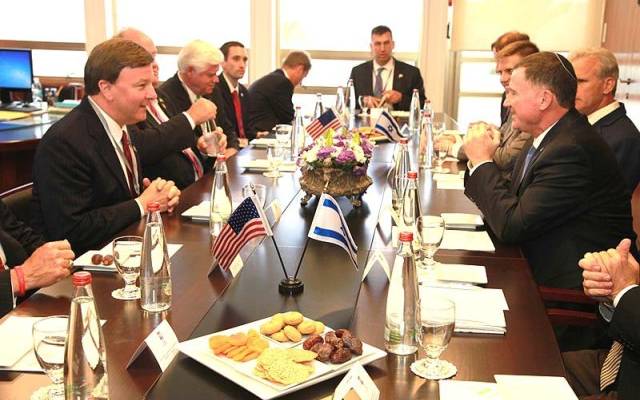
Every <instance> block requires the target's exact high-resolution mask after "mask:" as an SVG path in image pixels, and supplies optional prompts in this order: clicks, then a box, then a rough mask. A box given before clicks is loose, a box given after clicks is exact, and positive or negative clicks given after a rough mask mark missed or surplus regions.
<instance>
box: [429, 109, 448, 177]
mask: <svg viewBox="0 0 640 400" xmlns="http://www.w3.org/2000/svg"><path fill="white" fill-rule="evenodd" d="M444 132H445V130H444V122H443V121H434V122H433V142H434V143H439V142H440V145H437V146H433V151H434V153H435V156H436V167H435V168H434V169H433V172H437V173H441V174H446V173H448V172H449V168H443V167H442V165H443V163H444V159H445V158H447V151H448V146H446V145H445V143H446V142H445V141H442V140H439V139H441V138H442V137H443V136H444Z"/></svg>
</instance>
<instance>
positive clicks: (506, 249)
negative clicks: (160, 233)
mask: <svg viewBox="0 0 640 400" xmlns="http://www.w3.org/2000/svg"><path fill="white" fill-rule="evenodd" d="M391 151H392V146H391V145H389V144H383V145H381V146H379V148H377V149H376V152H375V156H374V160H373V162H372V163H371V165H370V167H369V175H370V176H371V177H372V178H373V179H374V185H372V187H371V188H370V189H369V190H368V192H367V193H366V195H365V196H364V205H363V206H362V207H361V208H359V209H353V208H352V207H351V205H350V204H349V202H348V201H347V200H346V199H344V198H341V199H339V202H340V205H341V208H342V210H343V212H344V214H345V218H346V220H347V223H348V224H349V226H350V228H351V231H352V234H353V236H354V239H355V241H356V243H357V244H358V246H359V251H358V264H359V265H360V269H359V270H355V269H354V268H353V267H352V266H351V263H350V262H349V259H348V257H347V255H346V253H345V252H344V251H343V250H342V249H339V248H337V247H336V246H333V245H330V244H326V243H320V242H315V241H311V242H309V245H308V248H307V251H306V253H305V257H304V260H303V266H302V270H301V273H300V275H301V278H302V280H303V281H304V283H305V289H304V293H303V294H301V295H299V296H297V297H286V296H282V295H280V294H279V293H278V288H277V285H278V282H279V280H280V279H281V278H282V271H281V267H280V265H279V263H278V261H277V256H276V252H275V249H274V246H273V244H272V242H271V240H264V241H263V242H262V243H261V244H260V245H259V246H257V247H256V248H255V250H254V251H252V250H251V249H246V250H245V251H244V252H243V255H244V256H245V262H244V264H245V266H244V268H243V270H242V272H241V273H240V274H239V275H238V276H237V277H236V278H235V279H232V277H231V275H230V274H229V273H225V272H221V271H220V270H219V269H217V268H216V269H215V270H214V272H213V273H212V274H211V275H209V276H207V272H208V271H209V269H210V267H211V264H212V259H211V256H210V254H209V240H210V239H209V231H208V224H206V223H202V222H193V221H191V220H188V219H186V218H184V217H181V216H180V214H181V213H182V212H183V211H184V210H186V209H187V208H189V207H190V206H192V205H194V204H198V203H199V202H200V201H202V200H206V199H208V198H209V192H210V189H211V181H212V178H211V174H208V175H206V176H205V177H204V178H203V179H201V180H200V181H198V182H196V183H195V184H194V185H192V186H191V187H189V188H187V189H186V190H185V191H183V194H182V200H181V204H180V206H179V207H178V208H177V210H176V211H175V212H174V214H173V215H166V216H163V218H164V222H165V230H166V234H167V239H168V241H169V242H170V243H182V244H183V248H182V249H181V250H180V251H179V252H178V253H176V254H175V255H174V256H173V257H172V281H173V294H174V295H173V305H172V308H171V309H170V310H169V311H168V312H166V313H164V314H149V313H145V312H143V311H142V310H141V309H140V307H139V304H138V302H124V301H117V300H114V299H112V298H111V291H112V290H113V289H115V288H118V287H121V286H123V281H122V279H121V278H119V277H118V276H117V274H112V273H94V274H93V276H94V282H93V288H94V292H95V295H96V301H97V304H98V309H99V312H100V316H101V318H103V319H106V320H107V321H108V322H107V323H106V325H105V326H104V333H105V336H106V339H107V357H108V370H109V381H110V393H111V398H112V399H138V398H143V397H148V398H151V399H175V398H184V399H210V398H216V399H222V398H224V399H227V398H234V399H235V398H237V399H252V398H255V397H254V396H253V395H252V394H251V393H250V392H248V391H246V390H245V389H243V388H241V387H240V386H238V385H236V384H234V383H232V382H230V381H229V380H227V379H225V378H223V377H222V376H220V375H218V374H216V373H215V372H213V371H211V370H209V369H208V368H206V367H203V366H201V365H200V364H199V363H197V362H195V361H193V360H191V359H189V358H187V357H185V356H183V355H182V354H179V355H178V356H177V357H176V359H175V360H174V361H173V362H172V364H171V365H170V366H169V368H168V369H167V370H166V371H165V373H164V374H160V371H159V369H158V367H157V366H155V364H154V362H153V361H152V360H151V359H150V358H149V357H148V355H145V356H143V357H142V358H141V359H139V360H137V361H136V362H135V363H134V364H133V365H132V366H131V367H130V368H129V369H125V365H126V364H127V362H128V361H129V358H130V356H131V355H132V353H133V352H134V350H135V349H136V348H137V347H138V345H139V344H140V343H141V342H142V340H143V339H144V338H145V337H146V336H147V335H148V333H149V332H150V331H151V330H153V328H154V327H155V326H157V324H158V323H159V322H160V321H161V320H162V319H163V318H166V319H167V320H168V321H169V322H170V324H171V326H172V327H173V329H174V330H175V332H176V334H177V336H178V339H179V340H181V341H182V340H186V339H189V338H195V337H198V336H201V335H206V334H209V333H212V332H216V331H219V330H223V329H227V328H230V327H233V326H237V325H240V324H244V323H247V322H251V321H254V320H257V319H260V318H264V317H267V316H269V315H271V314H274V313H276V312H280V311H286V310H300V311H301V312H302V313H304V314H305V315H306V316H308V317H310V318H314V319H319V320H322V321H323V322H325V323H326V324H327V325H329V326H332V327H334V328H340V327H348V328H350V329H352V330H353V332H354V333H355V334H356V335H358V336H359V337H361V338H362V339H363V340H364V341H365V342H367V343H370V344H372V345H374V346H377V347H380V348H383V331H384V315H385V304H386V292H387V286H388V285H387V281H386V277H385V275H384V273H383V272H382V271H381V270H380V269H379V268H376V269H374V270H373V271H372V272H371V274H370V275H369V276H368V277H367V279H366V280H365V281H364V283H362V284H361V274H362V272H363V270H364V265H366V260H367V257H368V255H369V252H370V250H372V249H380V250H382V251H383V252H384V255H385V257H386V258H387V260H388V261H389V262H390V263H391V262H392V261H393V257H394V254H393V249H391V248H390V245H389V243H388V239H389V236H390V221H388V218H385V217H383V218H382V221H381V223H380V224H377V223H376V222H377V221H378V218H379V215H380V212H381V210H382V209H383V208H384V207H385V206H386V205H387V204H390V201H389V196H390V195H389V190H388V185H387V184H386V174H387V172H388V169H389V167H390V159H391V157H390V156H391ZM251 157H257V158H264V157H265V151H264V150H260V149H251V150H249V149H248V150H244V151H243V152H241V153H240V154H239V156H237V157H232V158H231V159H230V160H228V167H229V171H230V182H231V189H232V193H233V196H234V199H236V201H238V200H240V191H241V187H242V186H243V185H244V184H246V183H248V182H254V183H262V184H265V185H266V186H267V204H269V203H270V201H271V200H273V199H276V198H277V199H279V200H280V202H281V203H282V204H283V206H284V207H285V208H284V213H283V215H282V219H281V220H280V222H279V223H278V224H277V226H276V227H275V228H274V234H275V237H276V239H277V242H278V245H279V248H280V250H281V252H282V256H283V258H284V260H285V264H286V267H287V269H288V270H289V271H290V272H293V271H294V269H295V267H296V263H297V260H298V258H299V256H300V254H302V251H303V248H304V244H305V238H306V234H307V231H308V229H309V225H310V223H311V219H312V217H313V213H314V210H315V204H316V202H315V200H312V201H310V203H309V205H307V206H306V207H301V206H300V204H299V199H300V198H301V197H302V193H301V192H300V191H299V188H300V187H299V184H298V177H299V174H298V173H296V174H285V175H284V177H282V178H279V179H278V180H277V182H276V181H274V180H271V179H268V178H265V177H263V176H262V175H261V174H258V173H246V172H244V171H243V170H242V169H241V168H240V167H239V161H240V160H239V159H240V158H251ZM451 167H452V168H457V166H456V165H451ZM421 182H422V184H423V185H422V191H423V193H422V195H423V197H422V198H423V207H424V209H425V210H426V211H427V212H428V213H432V214H433V213H440V212H444V211H448V212H477V210H476V209H475V206H473V204H472V203H471V202H469V200H468V199H466V197H465V196H464V194H463V193H462V191H456V190H436V189H435V185H433V184H431V177H430V174H429V173H424V174H422V176H421ZM143 228H144V222H140V223H138V224H134V225H133V226H131V227H129V228H128V229H126V230H125V231H124V232H122V233H123V234H125V233H126V234H130V233H137V234H141V233H142V231H143ZM494 243H495V245H496V252H495V253H484V252H469V251H450V250H440V251H439V252H438V254H437V255H436V259H437V260H438V261H441V262H444V263H470V264H480V265H485V266H486V267H487V275H488V279H489V284H488V285H487V286H488V287H492V288H501V289H503V290H504V292H505V296H506V298H507V302H508V304H509V308H510V310H509V311H507V312H506V320H507V333H506V335H471V334H455V335H454V337H453V339H452V340H451V343H450V345H449V348H448V349H447V350H446V351H445V352H444V353H443V356H442V357H443V358H444V359H447V360H449V361H451V362H453V363H454V364H455V365H456V366H457V367H458V375H457V376H456V377H455V378H454V379H462V380H479V381H493V375H494V374H532V375H558V376H559V375H563V372H564V371H563V368H562V362H561V358H560V353H559V350H558V348H557V345H556V342H555V338H554V336H553V332H552V329H551V326H550V325H549V322H548V321H547V319H546V316H545V314H544V308H543V305H542V302H541V300H540V298H539V296H538V293H537V290H536V286H535V283H534V282H533V279H532V277H531V273H530V270H529V267H528V265H527V263H526V261H525V260H524V259H523V258H522V256H521V254H520V251H519V249H518V248H517V247H514V246H507V245H504V244H500V243H496V242H495V241H494ZM71 294H72V288H71V283H70V280H65V281H62V282H59V283H58V284H56V285H53V286H51V287H49V288H46V289H43V290H41V291H39V292H38V293H36V294H35V295H34V296H32V297H31V298H30V299H29V300H28V301H26V302H24V303H22V304H21V305H20V306H19V307H18V308H17V309H16V310H14V311H13V312H12V314H10V315H30V316H40V315H42V316H44V315H54V314H67V313H68V310H69V301H70V296H71ZM415 357H416V356H415V355H414V356H405V357H397V356H393V355H389V356H387V357H386V358H383V359H381V360H379V361H377V362H375V363H373V364H372V365H371V366H369V367H367V370H368V372H369V373H370V374H371V376H372V377H373V378H374V380H375V382H376V384H377V385H378V387H379V388H380V390H381V394H382V396H381V398H382V399H401V398H437V388H438V386H437V384H435V383H433V382H428V381H425V380H423V379H421V378H418V377H416V376H414V375H413V374H412V373H411V372H410V371H409V365H410V363H411V362H412V361H413V360H414V359H415ZM156 380H157V383H155V385H154V382H156ZM339 380H340V377H337V378H333V379H331V380H329V381H327V382H324V383H321V384H318V385H315V386H313V387H310V388H307V389H304V390H301V391H299V392H296V393H294V394H291V395H289V396H285V398H291V399H315V398H323V397H325V396H328V395H330V394H331V393H332V391H333V389H335V386H336V385H337V383H338V382H339ZM47 382H48V380H47V378H46V377H45V376H44V375H42V374H15V373H14V374H11V373H3V374H0V398H2V399H25V398H28V397H29V395H30V394H31V393H32V392H33V391H34V390H35V389H36V388H38V387H39V386H42V385H44V384H46V383H47Z"/></svg>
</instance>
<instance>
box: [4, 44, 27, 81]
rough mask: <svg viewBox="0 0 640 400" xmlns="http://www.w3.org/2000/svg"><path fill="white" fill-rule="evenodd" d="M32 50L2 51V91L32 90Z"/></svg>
mask: <svg viewBox="0 0 640 400" xmlns="http://www.w3.org/2000/svg"><path fill="white" fill-rule="evenodd" d="M32 81H33V69H32V66H31V50H28V49H27V50H22V49H0V89H5V90H27V89H29V90H30V89H31V82H32Z"/></svg>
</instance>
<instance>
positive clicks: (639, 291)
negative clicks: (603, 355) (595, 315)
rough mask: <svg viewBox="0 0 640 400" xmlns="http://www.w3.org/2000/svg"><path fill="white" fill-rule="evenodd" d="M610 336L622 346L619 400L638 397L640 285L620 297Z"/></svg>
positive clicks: (610, 326)
mask: <svg viewBox="0 0 640 400" xmlns="http://www.w3.org/2000/svg"><path fill="white" fill-rule="evenodd" d="M609 334H610V335H611V337H612V338H613V339H615V340H617V341H618V342H620V343H621V344H622V345H623V346H624V352H623V353H622V360H621V361H620V370H619V371H618V378H617V391H618V399H619V400H635V399H639V398H640V380H639V379H638V378H639V377H640V287H636V288H633V289H631V290H629V291H628V292H627V293H625V294H624V295H623V296H622V297H621V298H620V302H619V303H618V306H617V307H616V310H615V312H614V313H613V318H612V319H611V324H610V325H609Z"/></svg>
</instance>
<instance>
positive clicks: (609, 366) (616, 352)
mask: <svg viewBox="0 0 640 400" xmlns="http://www.w3.org/2000/svg"><path fill="white" fill-rule="evenodd" d="M623 350H624V347H623V346H622V345H621V344H620V342H613V346H611V350H609V354H607V358H605V359H604V364H602V370H601V371H600V390H601V391H604V390H605V389H606V388H607V387H608V386H610V385H611V384H612V383H613V382H615V381H616V378H617V377H618V370H620V361H621V360H622V351H623Z"/></svg>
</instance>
